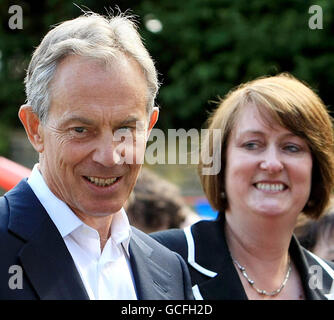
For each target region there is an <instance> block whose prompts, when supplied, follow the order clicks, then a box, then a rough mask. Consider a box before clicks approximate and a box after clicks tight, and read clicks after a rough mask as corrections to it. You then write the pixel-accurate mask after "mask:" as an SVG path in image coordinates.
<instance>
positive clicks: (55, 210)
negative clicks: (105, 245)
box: [28, 163, 131, 255]
mask: <svg viewBox="0 0 334 320" xmlns="http://www.w3.org/2000/svg"><path fill="white" fill-rule="evenodd" d="M38 167H39V164H38V163H36V164H35V165H34V168H33V170H32V172H31V175H30V177H29V179H28V184H29V185H30V187H31V189H32V190H33V192H34V193H35V195H36V197H37V198H38V200H39V201H40V202H41V204H42V206H43V207H44V208H45V210H46V211H47V213H48V214H49V216H50V218H51V220H52V221H53V223H54V224H55V225H56V227H57V229H58V231H59V232H60V234H61V236H62V237H63V238H65V237H66V236H67V235H69V234H70V233H72V232H73V231H74V230H75V229H77V228H79V227H80V226H82V225H84V224H85V223H84V222H83V221H82V220H80V219H79V218H78V216H77V215H76V214H75V213H74V212H73V211H72V210H71V209H70V207H69V206H68V205H67V204H66V203H65V202H64V201H62V200H60V199H59V198H57V197H56V196H55V195H54V194H53V193H52V192H51V190H50V189H49V187H48V185H47V184H46V182H45V180H44V178H43V176H42V174H41V173H40V171H39V169H38ZM110 233H111V238H112V240H113V242H114V243H115V244H116V245H119V244H122V245H123V248H124V249H125V251H126V253H127V254H128V255H129V242H130V237H131V227H130V224H129V220H128V217H127V215H126V213H125V210H124V209H123V208H122V209H121V210H120V211H119V212H117V213H115V214H114V216H113V220H112V223H111V230H110Z"/></svg>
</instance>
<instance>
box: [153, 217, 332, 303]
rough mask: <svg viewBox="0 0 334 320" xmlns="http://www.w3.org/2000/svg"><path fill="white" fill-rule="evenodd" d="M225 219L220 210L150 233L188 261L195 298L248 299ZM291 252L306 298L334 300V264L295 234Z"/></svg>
mask: <svg viewBox="0 0 334 320" xmlns="http://www.w3.org/2000/svg"><path fill="white" fill-rule="evenodd" d="M224 223H225V219H224V214H223V213H221V214H220V218H219V219H218V220H216V221H200V222H197V223H195V224H194V225H192V226H191V228H186V229H185V230H180V229H171V230H167V231H161V232H156V233H153V234H151V236H152V237H153V238H154V239H156V240H158V241H159V242H160V243H162V244H163V245H165V246H166V247H168V248H170V249H171V250H173V251H176V252H178V253H179V254H180V255H181V256H182V257H183V258H184V259H185V260H186V261H187V262H188V267H189V271H190V276H191V280H192V285H193V292H194V296H195V298H196V299H204V300H245V299H247V295H246V293H245V290H244V288H243V286H242V283H241V281H240V278H239V275H238V273H237V271H236V269H235V267H234V264H233V261H232V259H231V256H230V253H229V250H228V246H227V243H226V239H225V234H224ZM289 252H290V256H291V259H292V260H293V261H294V263H295V265H296V267H297V269H298V271H299V274H300V277H301V281H302V284H303V288H304V292H305V294H306V299H307V300H326V299H328V298H330V299H331V300H333V299H334V294H333V291H334V281H333V280H334V270H333V269H334V264H333V263H331V262H328V261H324V260H322V259H320V258H319V257H315V256H314V255H313V254H312V253H310V252H309V251H307V250H306V249H304V248H303V247H301V246H300V245H299V243H298V241H297V239H296V238H295V237H293V238H292V240H291V244H290V248H289ZM317 276H319V278H318V277H317ZM329 292H331V294H330V295H328V293H329Z"/></svg>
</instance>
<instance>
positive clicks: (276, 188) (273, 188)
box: [254, 182, 288, 192]
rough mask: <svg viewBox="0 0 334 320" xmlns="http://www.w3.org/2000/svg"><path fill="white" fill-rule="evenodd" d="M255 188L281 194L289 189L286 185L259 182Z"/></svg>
mask: <svg viewBox="0 0 334 320" xmlns="http://www.w3.org/2000/svg"><path fill="white" fill-rule="evenodd" d="M254 186H255V188H256V189H258V190H261V191H266V192H281V191H284V190H286V189H287V188H288V187H287V186H286V185H285V184H284V183H268V182H266V183H265V182H258V183H255V184H254Z"/></svg>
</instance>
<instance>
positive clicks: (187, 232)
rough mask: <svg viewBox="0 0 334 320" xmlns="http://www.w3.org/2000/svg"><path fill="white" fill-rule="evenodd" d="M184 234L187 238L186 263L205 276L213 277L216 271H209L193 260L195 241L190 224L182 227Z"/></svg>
mask: <svg viewBox="0 0 334 320" xmlns="http://www.w3.org/2000/svg"><path fill="white" fill-rule="evenodd" d="M183 231H184V234H185V236H186V239H187V243H188V263H189V264H190V265H191V266H192V267H194V268H195V269H196V270H197V271H199V272H201V273H203V274H205V275H206V276H208V277H210V278H213V277H215V276H216V275H217V272H213V271H210V270H208V269H206V268H203V267H202V266H201V265H199V264H198V263H197V262H196V261H195V243H194V238H193V235H192V233H191V226H188V227H186V228H184V229H183Z"/></svg>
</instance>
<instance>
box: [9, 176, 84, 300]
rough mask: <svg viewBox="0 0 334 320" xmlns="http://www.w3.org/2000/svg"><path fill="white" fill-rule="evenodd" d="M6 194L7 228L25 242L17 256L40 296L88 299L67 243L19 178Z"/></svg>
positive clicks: (45, 297)
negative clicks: (18, 181)
mask: <svg viewBox="0 0 334 320" xmlns="http://www.w3.org/2000/svg"><path fill="white" fill-rule="evenodd" d="M5 197H6V198H7V200H8V204H9V210H10V217H9V224H8V229H9V230H10V231H11V232H13V233H14V234H15V235H16V236H18V237H19V238H21V239H22V240H23V241H24V242H25V243H24V245H23V246H22V248H21V250H20V252H19V254H18V257H19V261H20V263H21V265H22V267H23V269H24V271H25V273H26V276H27V277H28V278H29V281H30V282H31V284H32V286H33V288H34V289H35V291H36V293H37V295H38V296H39V298H40V299H48V300H54V299H78V300H79V299H80V300H81V299H88V295H87V293H86V290H85V288H84V285H83V283H82V281H81V277H80V275H79V273H78V271H77V269H76V267H75V264H74V262H73V259H72V257H71V255H70V253H69V252H68V250H67V248H66V245H65V243H64V241H63V239H62V237H61V235H60V233H59V232H58V230H57V228H56V227H55V225H54V224H53V223H52V221H51V219H50V217H49V215H48V214H47V212H46V211H45V209H44V208H43V206H42V205H41V204H40V202H39V201H38V199H37V197H36V196H35V194H34V193H33V191H32V190H31V188H30V187H29V185H28V183H27V182H26V179H24V180H22V181H21V182H20V183H19V184H18V185H17V186H16V187H15V188H14V189H12V190H11V191H9V192H8V193H7V194H6V195H5Z"/></svg>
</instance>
